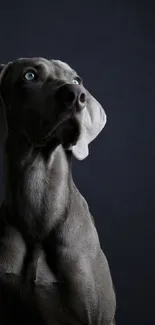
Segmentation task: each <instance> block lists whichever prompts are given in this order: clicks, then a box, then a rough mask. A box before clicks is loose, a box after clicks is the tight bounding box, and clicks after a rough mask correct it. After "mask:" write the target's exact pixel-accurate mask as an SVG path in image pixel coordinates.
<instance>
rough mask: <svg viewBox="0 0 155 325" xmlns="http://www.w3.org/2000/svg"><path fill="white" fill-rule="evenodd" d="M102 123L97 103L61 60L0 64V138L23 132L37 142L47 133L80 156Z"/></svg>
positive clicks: (43, 141) (40, 143) (44, 139)
mask: <svg viewBox="0 0 155 325" xmlns="http://www.w3.org/2000/svg"><path fill="white" fill-rule="evenodd" d="M105 123H106V114H105V112H104V110H103V108H102V107H101V105H100V104H99V103H98V102H97V101H96V99H95V98H94V97H92V95H91V94H90V93H89V92H88V91H87V90H86V89H85V88H84V86H83V83H82V80H81V78H80V77H79V75H77V73H76V72H75V71H74V70H73V69H71V68H70V67H69V66H68V65H67V64H66V63H64V62H61V61H57V60H46V59H43V58H31V59H27V58H22V59H18V60H16V61H14V62H10V63H8V64H7V65H0V143H1V144H2V145H3V144H4V142H5V140H6V138H7V136H8V135H9V133H10V134H19V135H20V134H23V135H25V136H26V137H27V140H28V141H29V142H30V143H32V144H33V145H36V146H44V145H45V144H46V143H47V141H49V140H50V139H52V137H54V138H57V139H58V140H60V143H61V144H62V145H63V146H64V147H65V148H66V149H70V150H72V152H73V154H74V156H75V157H76V158H77V159H79V160H82V159H84V158H86V157H87V155H88V145H89V143H90V142H91V141H93V140H94V139H95V138H96V137H97V135H98V134H99V133H100V131H101V130H102V128H103V127H104V125H105Z"/></svg>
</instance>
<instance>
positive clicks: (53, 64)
mask: <svg viewBox="0 0 155 325" xmlns="http://www.w3.org/2000/svg"><path fill="white" fill-rule="evenodd" d="M32 66H33V69H35V70H33V69H32ZM34 66H35V68H34ZM36 66H37V68H36ZM38 67H39V68H38ZM23 69H24V73H25V75H26V77H30V73H31V77H32V75H33V74H35V73H36V69H40V70H39V72H38V70H37V73H38V75H39V80H38V79H37V80H36V79H35V80H33V79H32V80H26V81H25V80H24V81H23V79H22V81H21V79H20V83H19V78H20V77H19V76H20V73H21V71H23ZM27 69H29V70H27ZM41 69H42V70H41ZM27 71H28V72H27ZM34 71H35V73H33V72H34ZM40 71H41V72H40ZM28 74H29V75H28ZM1 75H2V77H1V85H0V93H1V96H2V105H3V107H2V108H3V109H4V106H5V112H4V110H3V112H2V113H1V114H3V124H4V122H5V121H4V120H5V114H6V119H7V121H8V135H7V139H5V138H6V135H5V134H4V133H5V132H4V130H6V129H7V126H4V125H3V133H2V135H1V139H2V140H1V141H3V139H5V156H4V162H5V175H6V177H5V178H6V191H5V193H6V195H5V201H4V204H3V206H2V217H1V234H0V239H1V246H0V271H1V272H3V273H14V274H16V275H18V276H21V277H22V278H24V277H25V276H26V278H27V279H28V280H27V281H29V280H30V281H31V279H33V280H34V281H33V283H32V286H33V287H34V288H37V286H39V285H40V284H43V283H44V284H45V282H47V283H48V285H49V282H51V283H54V282H56V284H55V285H56V286H57V291H59V294H60V297H61V299H60V300H61V308H62V310H63V309H67V310H68V313H70V315H73V316H72V317H73V319H72V321H71V320H70V321H69V320H67V324H69V323H70V322H71V323H72V324H103V325H112V324H113V322H114V315H115V305H116V303H115V294H114V290H113V284H112V280H111V275H110V271H109V266H108V263H107V259H106V257H105V255H104V254H103V252H102V250H101V247H100V243H99V239H98V235H97V232H96V228H95V225H94V222H93V220H92V217H91V214H90V211H89V208H88V205H87V203H86V201H85V199H84V198H83V196H82V195H81V194H80V193H79V191H78V190H77V188H76V186H75V184H74V182H73V179H72V175H71V158H72V153H73V154H74V156H75V157H76V158H77V159H84V158H85V157H86V156H87V155H88V144H89V143H90V142H91V141H92V140H93V139H94V138H95V137H96V136H97V134H98V133H99V132H100V131H101V129H102V128H103V126H104V124H105V117H106V116H105V113H104V111H103V110H102V108H101V106H100V105H99V103H98V102H97V101H96V100H95V99H94V98H93V97H92V96H91V95H90V94H89V93H88V92H87V91H86V90H85V89H84V87H83V85H82V84H81V81H79V79H78V78H79V77H78V76H77V74H76V73H75V71H73V70H72V69H71V68H70V67H69V66H68V65H66V64H64V63H62V62H60V61H47V60H45V59H32V60H30V59H22V60H17V61H16V62H15V63H11V64H9V65H8V66H7V67H4V68H3V71H2V73H1ZM25 75H24V76H25ZM72 80H76V81H77V80H78V84H76V83H75V85H74V86H72V85H71V84H72ZM79 83H80V84H79ZM66 85H67V86H66ZM49 90H50V91H49ZM94 105H96V106H94ZM2 108H1V111H2ZM95 109H96V113H95ZM84 114H86V116H84ZM95 114H96V115H95ZM97 114H98V116H97ZM1 119H2V118H1ZM86 119H87V121H86ZM85 123H86V125H85ZM94 124H95V127H94V129H93V128H91V125H94ZM1 129H2V128H1ZM41 252H43V253H44V256H45V260H46V262H45V261H44V260H43V259H41ZM48 268H49V270H50V271H49V270H48ZM61 288H63V289H61ZM34 290H38V289H34ZM56 297H57V296H56ZM56 299H58V298H56ZM47 304H52V301H51V302H49V301H48V302H47ZM55 308H58V307H55ZM55 312H56V311H55ZM48 313H49V312H48ZM61 313H62V312H61ZM51 315H52V314H51ZM62 315H63V313H62ZM49 317H50V316H49ZM51 317H53V316H51ZM50 322H51V323H52V322H54V324H60V323H61V322H59V321H58V319H54V317H53V318H51V319H50ZM65 323H66V321H65V319H64V324H65ZM62 324H63V321H62Z"/></svg>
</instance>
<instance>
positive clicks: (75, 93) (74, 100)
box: [56, 84, 86, 111]
mask: <svg viewBox="0 0 155 325" xmlns="http://www.w3.org/2000/svg"><path fill="white" fill-rule="evenodd" d="M56 99H57V101H58V102H59V104H60V105H63V106H65V107H66V108H69V109H72V108H76V109H77V111H81V110H82V109H83V108H84V107H85V106H86V92H85V90H84V88H83V86H81V85H77V84H65V85H63V86H61V87H60V88H59V89H58V91H57V93H56Z"/></svg>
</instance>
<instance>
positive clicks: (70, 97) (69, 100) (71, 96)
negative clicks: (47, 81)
mask: <svg viewBox="0 0 155 325" xmlns="http://www.w3.org/2000/svg"><path fill="white" fill-rule="evenodd" d="M74 100H75V94H74V92H73V91H69V92H68V93H67V94H66V98H65V102H67V103H72V102H74Z"/></svg>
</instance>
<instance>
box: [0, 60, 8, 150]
mask: <svg viewBox="0 0 155 325" xmlns="http://www.w3.org/2000/svg"><path fill="white" fill-rule="evenodd" d="M4 67H5V65H4V64H0V79H1V73H2V71H3V69H4ZM6 137H7V120H6V114H5V106H4V103H3V99H2V96H1V92H0V145H2V146H3V145H4V143H5V140H6Z"/></svg>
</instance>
